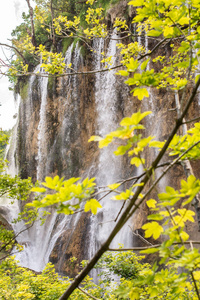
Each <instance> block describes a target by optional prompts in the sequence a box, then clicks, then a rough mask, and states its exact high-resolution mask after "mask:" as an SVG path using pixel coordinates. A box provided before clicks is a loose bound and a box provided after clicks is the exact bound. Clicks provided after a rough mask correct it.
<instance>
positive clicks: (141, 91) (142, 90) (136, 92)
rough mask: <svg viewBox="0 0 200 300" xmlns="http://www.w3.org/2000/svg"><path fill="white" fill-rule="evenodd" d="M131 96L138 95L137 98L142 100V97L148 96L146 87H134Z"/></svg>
mask: <svg viewBox="0 0 200 300" xmlns="http://www.w3.org/2000/svg"><path fill="white" fill-rule="evenodd" d="M133 96H135V97H138V99H139V100H142V99H143V98H144V97H149V92H148V91H147V89H146V88H135V89H133Z"/></svg>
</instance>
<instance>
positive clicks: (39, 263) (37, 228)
mask: <svg viewBox="0 0 200 300" xmlns="http://www.w3.org/2000/svg"><path fill="white" fill-rule="evenodd" d="M72 47H73V45H71V46H70V47H69V48H68V50H67V52H66V56H65V63H66V64H70V63H71V62H73V69H74V70H77V69H78V63H79V62H80V49H79V47H78V45H76V47H75V50H74V55H73V56H72ZM32 81H34V80H32ZM76 81H77V76H74V77H73V78H71V77H69V79H68V81H67V83H66V84H64V85H63V90H65V92H66V93H67V96H66V95H65V97H66V98H67V101H66V103H65V106H66V111H67V113H66V115H64V116H63V120H62V127H61V137H62V143H61V149H60V153H61V155H62V156H63V157H65V159H67V160H70V155H69V157H68V158H67V157H66V156H65V155H66V144H67V146H68V147H69V146H70V139H71V131H72V130H73V128H72V124H71V123H72V119H73V118H74V115H73V114H76V112H77V110H78V107H77V103H76V102H77V97H78V94H77V89H78V87H77V86H78V85H77V82H76ZM39 86H40V95H41V104H40V113H39V117H40V119H39V124H38V156H37V179H38V180H43V179H44V177H45V176H46V175H47V176H48V174H49V173H50V172H51V169H50V165H51V163H50V162H51V160H52V159H55V157H53V156H54V155H55V148H54V147H55V145H56V140H55V142H54V145H53V148H52V149H47V134H46V132H47V123H46V109H47V86H48V77H41V78H40V79H39ZM70 102H71V103H73V110H71V109H72V104H71V103H70ZM46 166H47V167H46ZM48 212H49V213H50V215H49V216H48V217H47V219H46V221H45V223H44V224H43V225H42V226H41V225H40V221H36V222H35V223H34V224H33V226H32V227H31V228H30V229H29V230H28V236H29V239H28V242H26V243H23V244H24V250H23V252H21V253H19V254H17V259H19V260H20V263H21V265H22V266H25V267H28V268H30V269H33V270H35V271H42V269H43V268H44V267H45V265H46V263H47V262H48V260H49V256H50V254H51V251H52V249H53V247H54V245H55V243H56V241H57V239H58V237H59V236H60V235H61V234H62V232H63V231H64V230H66V229H67V228H72V227H75V226H76V223H77V221H78V219H79V215H78V214H77V215H75V217H73V216H65V215H59V216H58V214H57V213H56V211H55V210H54V209H53V208H49V209H48Z"/></svg>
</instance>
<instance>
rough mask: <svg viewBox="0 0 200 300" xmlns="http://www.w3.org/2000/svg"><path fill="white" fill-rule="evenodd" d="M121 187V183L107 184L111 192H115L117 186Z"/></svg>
mask: <svg viewBox="0 0 200 300" xmlns="http://www.w3.org/2000/svg"><path fill="white" fill-rule="evenodd" d="M120 185H121V183H113V184H109V185H108V187H109V189H111V190H115V189H117V188H118V187H119V186H120Z"/></svg>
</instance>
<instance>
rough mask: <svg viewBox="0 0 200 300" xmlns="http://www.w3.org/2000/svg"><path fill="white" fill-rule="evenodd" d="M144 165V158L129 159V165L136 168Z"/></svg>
mask: <svg viewBox="0 0 200 300" xmlns="http://www.w3.org/2000/svg"><path fill="white" fill-rule="evenodd" d="M144 163H145V159H144V158H139V157H133V158H132V159H131V164H132V165H135V166H136V167H137V168H138V167H139V166H140V165H141V164H144Z"/></svg>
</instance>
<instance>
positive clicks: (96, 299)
mask: <svg viewBox="0 0 200 300" xmlns="http://www.w3.org/2000/svg"><path fill="white" fill-rule="evenodd" d="M78 289H79V290H80V291H81V292H82V293H84V294H85V295H87V296H88V297H90V298H92V299H94V300H100V299H99V298H96V297H94V296H92V295H90V294H89V293H87V292H86V291H85V290H83V289H81V288H80V287H78Z"/></svg>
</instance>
